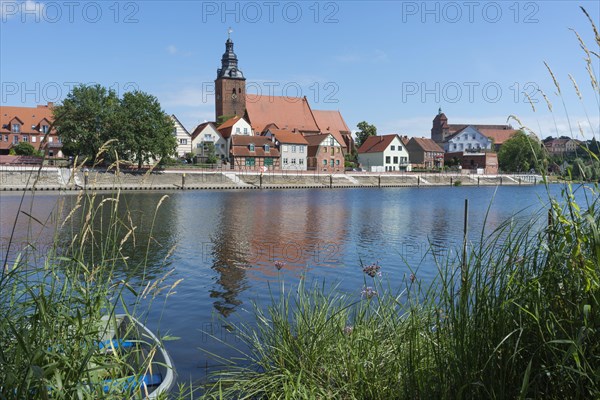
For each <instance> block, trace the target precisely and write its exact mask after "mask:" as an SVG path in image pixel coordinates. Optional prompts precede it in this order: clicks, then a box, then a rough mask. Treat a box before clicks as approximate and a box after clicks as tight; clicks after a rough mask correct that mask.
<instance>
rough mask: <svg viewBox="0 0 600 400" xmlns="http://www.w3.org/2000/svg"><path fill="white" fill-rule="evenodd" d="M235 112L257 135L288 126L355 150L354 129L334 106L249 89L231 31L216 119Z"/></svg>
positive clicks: (221, 71) (220, 75)
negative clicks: (328, 137)
mask: <svg viewBox="0 0 600 400" xmlns="http://www.w3.org/2000/svg"><path fill="white" fill-rule="evenodd" d="M234 116H238V117H243V118H244V119H245V120H246V121H248V122H249V123H250V126H251V127H252V134H253V135H255V136H259V135H262V134H264V133H266V132H267V131H268V130H269V129H279V130H285V131H289V132H292V133H296V134H299V135H303V136H305V137H306V136H311V135H325V134H331V135H332V136H333V137H334V138H335V140H336V141H337V142H339V143H340V144H341V146H342V148H343V151H344V154H347V153H348V152H349V151H352V149H353V147H354V141H353V139H352V132H351V131H350V129H349V128H348V126H347V125H346V122H345V121H344V119H343V117H342V115H341V113H340V112H339V111H332V110H313V109H312V108H311V107H310V104H309V102H308V100H307V98H306V96H305V97H302V98H295V97H286V96H268V95H266V96H262V95H261V96H259V95H253V94H247V93H246V78H245V77H244V74H243V72H242V71H241V70H240V68H239V65H238V58H237V55H236V54H235V52H234V50H233V41H232V40H231V31H229V36H228V38H227V41H226V42H225V53H224V54H223V56H222V57H221V68H219V69H218V70H217V78H216V79H215V120H216V121H221V122H222V121H223V120H226V119H229V118H232V117H234Z"/></svg>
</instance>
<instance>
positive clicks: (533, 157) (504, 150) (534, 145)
mask: <svg viewBox="0 0 600 400" xmlns="http://www.w3.org/2000/svg"><path fill="white" fill-rule="evenodd" d="M545 158H546V155H545V152H544V150H543V149H542V145H541V143H540V142H539V141H538V140H537V139H535V138H533V136H528V135H526V134H525V133H524V132H523V131H519V132H517V133H515V134H514V135H513V136H512V137H511V138H510V139H508V140H507V141H506V142H504V144H503V145H502V147H501V148H500V151H499V152H498V163H499V166H500V169H501V170H502V171H504V172H529V170H531V169H534V170H537V171H542V170H543V165H545V163H544V160H545Z"/></svg>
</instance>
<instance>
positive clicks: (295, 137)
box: [269, 129, 308, 145]
mask: <svg viewBox="0 0 600 400" xmlns="http://www.w3.org/2000/svg"><path fill="white" fill-rule="evenodd" d="M269 132H271V133H272V134H273V135H274V136H275V138H276V139H277V140H278V141H279V142H280V143H286V144H287V143H290V144H305V145H308V142H307V141H306V139H305V137H304V136H302V134H300V133H293V132H290V131H286V130H283V129H269Z"/></svg>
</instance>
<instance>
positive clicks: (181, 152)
mask: <svg viewBox="0 0 600 400" xmlns="http://www.w3.org/2000/svg"><path fill="white" fill-rule="evenodd" d="M171 119H172V120H173V123H174V124H175V128H174V129H173V136H175V138H176V139H177V150H176V154H175V155H176V156H177V157H184V156H185V155H186V153H191V152H192V135H190V133H189V132H188V130H187V129H185V127H184V126H183V124H182V123H181V122H180V121H179V120H178V119H177V117H176V116H175V115H174V114H173V115H171Z"/></svg>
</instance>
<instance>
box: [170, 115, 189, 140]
mask: <svg viewBox="0 0 600 400" xmlns="http://www.w3.org/2000/svg"><path fill="white" fill-rule="evenodd" d="M171 118H173V120H174V121H175V123H176V124H178V125H179V126H180V127H181V128H182V129H183V130H184V132H185V133H187V134H188V135H190V132H189V131H188V130H187V129H186V128H185V126H183V124H182V123H181V121H180V120H179V118H177V117H176V116H175V114H171Z"/></svg>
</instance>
